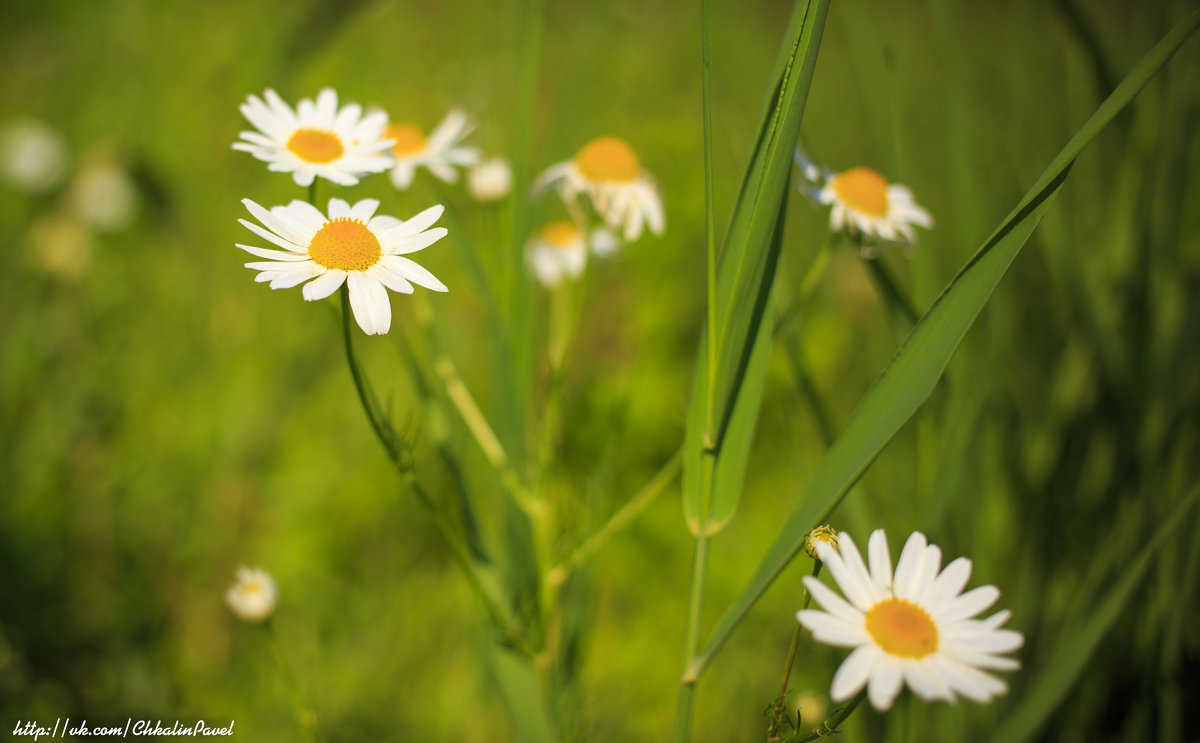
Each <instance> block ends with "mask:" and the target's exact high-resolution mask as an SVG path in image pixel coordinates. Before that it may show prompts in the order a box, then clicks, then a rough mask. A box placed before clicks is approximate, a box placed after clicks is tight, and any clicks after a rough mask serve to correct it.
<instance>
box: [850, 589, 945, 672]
mask: <svg viewBox="0 0 1200 743" xmlns="http://www.w3.org/2000/svg"><path fill="white" fill-rule="evenodd" d="M867 632H869V633H870V635H871V638H872V639H873V640H875V644H876V645H878V646H879V647H881V648H883V651H884V652H886V653H888V654H890V655H898V656H900V657H901V658H924V657H925V656H926V655H929V654H930V653H932V652H933V651H935V650H937V647H938V631H937V625H936V624H934V623H933V619H932V618H930V616H929V613H928V612H926V611H925V610H924V609H922V608H921V607H919V606H917V605H916V604H912V603H909V602H907V601H905V600H904V599H896V598H892V599H884V600H883V601H880V602H879V603H878V604H875V605H874V606H872V607H871V609H870V611H868V612H867Z"/></svg>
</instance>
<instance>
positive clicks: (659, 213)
mask: <svg viewBox="0 0 1200 743" xmlns="http://www.w3.org/2000/svg"><path fill="white" fill-rule="evenodd" d="M634 193H635V194H636V196H637V202H638V205H639V206H640V207H641V211H642V215H643V216H645V218H646V224H647V225H648V226H649V227H650V231H651V232H653V233H654V234H655V235H661V234H662V233H663V230H664V229H665V228H666V217H665V216H664V215H663V206H662V200H661V199H660V198H659V196H658V190H657V189H655V188H654V186H653V184H650V183H647V182H645V181H639V182H638V183H637V184H636V185H635V186H634Z"/></svg>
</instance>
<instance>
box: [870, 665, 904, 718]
mask: <svg viewBox="0 0 1200 743" xmlns="http://www.w3.org/2000/svg"><path fill="white" fill-rule="evenodd" d="M902 681H903V676H902V674H901V672H900V663H899V661H897V660H895V659H894V658H889V657H888V656H887V655H886V654H883V656H882V657H881V658H880V659H879V662H877V663H876V664H875V667H874V668H873V669H871V680H870V682H869V683H868V684H867V699H870V700H871V706H872V707H874V708H875V709H877V710H879V711H880V712H883V711H886V710H888V709H890V708H891V706H892V703H893V702H895V701H896V696H897V695H898V694H899V693H900V688H901V685H902V684H901V682H902Z"/></svg>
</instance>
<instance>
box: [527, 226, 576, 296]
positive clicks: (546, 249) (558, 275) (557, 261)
mask: <svg viewBox="0 0 1200 743" xmlns="http://www.w3.org/2000/svg"><path fill="white" fill-rule="evenodd" d="M587 252H588V246H587V238H586V236H585V235H584V232H583V230H582V229H580V228H579V225H577V224H575V223H574V222H572V221H571V220H569V219H560V220H558V221H555V222H551V223H550V224H548V225H546V226H545V227H543V228H542V229H541V230H540V231H539V232H538V233H537V234H536V235H534V237H533V238H532V239H531V240H530V241H529V245H528V246H527V248H526V253H525V255H526V260H527V261H528V262H529V268H530V270H532V271H533V275H534V276H536V277H537V279H538V281H540V282H542V285H543V286H545V287H547V288H550V289H553V288H554V287H556V286H558V285H559V284H560V283H562V280H563V279H564V278H571V279H577V278H579V277H580V276H581V275H582V274H583V269H584V267H585V266H587Z"/></svg>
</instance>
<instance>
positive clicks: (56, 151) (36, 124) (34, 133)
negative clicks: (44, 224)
mask: <svg viewBox="0 0 1200 743" xmlns="http://www.w3.org/2000/svg"><path fill="white" fill-rule="evenodd" d="M0 172H3V174H4V179H5V180H6V181H8V182H9V183H11V184H13V185H14V186H18V187H20V188H23V189H25V190H27V191H31V192H34V193H40V192H43V191H48V190H50V189H51V188H53V187H54V186H56V185H58V184H59V183H60V182H61V181H62V179H63V176H64V175H66V172H67V145H66V143H65V142H63V139H62V137H60V136H59V135H58V132H56V131H54V129H52V128H50V126H48V125H47V124H44V123H42V122H40V121H34V120H32V119H27V120H23V121H15V122H13V123H11V124H9V125H8V126H7V127H5V129H4V133H3V134H0Z"/></svg>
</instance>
